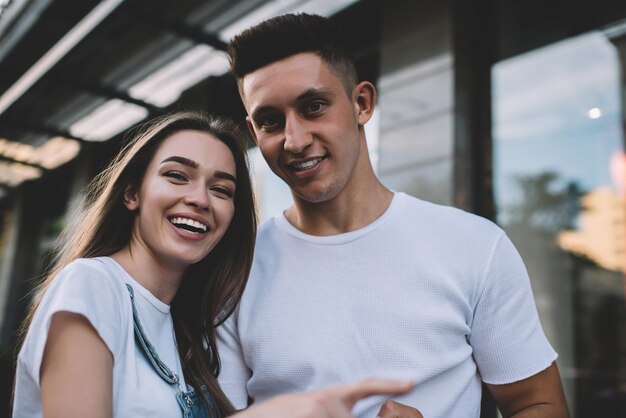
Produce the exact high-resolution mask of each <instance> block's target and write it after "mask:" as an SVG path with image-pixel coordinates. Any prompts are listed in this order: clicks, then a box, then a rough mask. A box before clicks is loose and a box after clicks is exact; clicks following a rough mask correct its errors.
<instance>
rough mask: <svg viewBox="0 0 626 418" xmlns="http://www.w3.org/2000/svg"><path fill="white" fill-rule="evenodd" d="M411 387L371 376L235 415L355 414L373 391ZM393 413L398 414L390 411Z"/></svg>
mask: <svg viewBox="0 0 626 418" xmlns="http://www.w3.org/2000/svg"><path fill="white" fill-rule="evenodd" d="M412 388H413V384H412V383H410V382H398V381H393V380H381V379H368V380H364V381H362V382H358V383H353V384H349V385H340V386H332V387H329V388H326V389H322V390H318V391H315V392H308V393H292V394H287V395H280V396H277V397H275V398H272V399H270V400H268V401H265V402H261V403H259V404H258V405H257V404H255V405H253V406H251V407H250V408H248V409H246V410H245V411H242V412H240V413H238V414H236V415H234V416H233V417H232V418H267V417H272V418H352V416H353V415H352V407H353V406H354V404H355V403H356V402H357V401H358V400H359V399H362V398H366V397H368V396H372V395H400V394H403V393H407V392H408V391H409V390H411V389H412ZM392 416H395V415H389V417H392ZM398 416H402V417H404V416H406V417H411V418H412V417H414V416H415V417H421V415H398Z"/></svg>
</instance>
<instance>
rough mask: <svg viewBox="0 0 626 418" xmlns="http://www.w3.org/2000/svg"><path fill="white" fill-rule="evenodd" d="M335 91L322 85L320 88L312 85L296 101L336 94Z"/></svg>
mask: <svg viewBox="0 0 626 418" xmlns="http://www.w3.org/2000/svg"><path fill="white" fill-rule="evenodd" d="M334 95H335V93H334V92H333V91H332V90H331V89H329V88H326V87H320V88H315V87H311V88H310V89H308V90H306V91H305V92H304V93H302V94H300V95H299V96H298V97H297V98H296V101H298V102H304V101H307V100H310V99H314V98H317V97H319V96H334Z"/></svg>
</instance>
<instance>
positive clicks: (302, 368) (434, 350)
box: [218, 193, 556, 418]
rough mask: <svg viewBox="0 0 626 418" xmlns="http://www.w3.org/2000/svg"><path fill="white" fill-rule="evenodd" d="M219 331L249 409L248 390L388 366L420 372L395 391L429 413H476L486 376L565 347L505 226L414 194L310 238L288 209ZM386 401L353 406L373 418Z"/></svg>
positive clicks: (240, 400) (494, 378)
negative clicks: (407, 388)
mask: <svg viewBox="0 0 626 418" xmlns="http://www.w3.org/2000/svg"><path fill="white" fill-rule="evenodd" d="M218 335H219V346H220V354H221V360H222V372H221V374H220V376H219V381H220V384H221V385H222V388H223V389H224V391H225V393H226V395H228V396H229V397H230V399H231V400H232V401H233V402H234V404H235V407H237V408H242V407H244V406H245V405H246V400H247V397H248V395H249V396H250V397H251V398H252V399H253V400H254V401H255V402H258V401H262V400H265V399H267V398H270V397H272V396H274V395H277V394H280V393H285V392H294V391H308V390H314V389H319V388H322V387H325V386H327V385H331V384H340V383H348V382H352V381H355V380H358V379H362V378H367V377H384V378H400V379H411V380H412V381H414V382H415V383H416V388H415V389H414V390H413V391H412V392H411V393H409V394H407V395H404V396H400V397H397V398H396V400H397V401H399V402H402V403H404V404H408V405H411V406H414V407H416V408H418V409H419V410H420V411H421V412H422V413H423V415H424V416H425V417H429V418H437V417H439V418H444V417H445V418H450V417H454V418H469V417H472V418H474V417H479V415H480V398H481V379H482V380H483V381H485V382H487V383H493V384H502V383H510V382H514V381H517V380H520V379H524V378H526V377H530V376H532V375H534V374H536V373H538V372H539V371H541V370H543V369H545V368H547V367H548V366H550V364H551V363H552V362H553V361H554V360H555V358H556V353H555V352H554V350H553V349H552V347H551V346H550V344H549V343H548V341H547V340H546V338H545V336H544V334H543V331H542V329H541V325H540V323H539V320H538V315H537V312H536V308H535V304H534V300H533V297H532V292H531V288H530V283H529V279H528V276H527V273H526V270H525V268H524V265H523V263H522V260H521V259H520V257H519V255H518V253H517V251H516V250H515V248H514V247H513V245H512V244H511V242H510V240H509V239H508V238H507V237H506V235H505V234H504V232H503V231H502V230H501V229H500V228H498V227H497V226H495V225H494V224H493V223H491V222H489V221H487V220H485V219H483V218H480V217H478V216H474V215H471V214H468V213H466V212H463V211H461V210H458V209H455V208H449V207H442V206H438V205H434V204H431V203H427V202H424V201H421V200H418V199H415V198H413V197H410V196H408V195H405V194H403V193H395V195H394V198H393V201H392V203H391V205H390V206H389V208H388V209H387V211H386V212H385V213H384V214H383V215H382V216H381V217H380V218H379V219H377V220H376V221H375V222H373V223H372V224H370V225H368V226H366V227H364V228H362V229H359V230H357V231H352V232H348V233H345V234H340V235H335V236H326V237H319V236H311V235H307V234H304V233H302V232H300V231H299V230H297V229H296V228H294V227H293V226H292V225H291V224H289V222H288V221H287V220H286V218H285V217H284V216H279V217H277V218H274V219H271V220H269V221H267V222H266V223H264V225H263V226H262V227H261V228H260V231H259V235H258V239H257V245H256V253H255V259H254V266H253V269H252V274H251V277H250V281H249V283H248V285H247V288H246V291H245V293H244V296H243V299H242V301H241V303H240V305H239V307H238V310H237V311H236V312H235V314H234V315H233V316H232V317H231V318H230V319H229V320H228V321H227V322H226V323H225V324H224V325H223V326H222V327H220V329H219V333H218ZM383 400H384V399H383V398H381V397H373V398H369V399H366V400H363V401H361V402H359V403H358V404H357V405H356V407H355V410H354V412H355V414H356V416H357V417H360V418H364V417H371V418H374V417H375V416H376V413H377V412H378V411H379V408H380V406H381V404H382V402H383Z"/></svg>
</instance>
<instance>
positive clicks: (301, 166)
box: [287, 157, 326, 171]
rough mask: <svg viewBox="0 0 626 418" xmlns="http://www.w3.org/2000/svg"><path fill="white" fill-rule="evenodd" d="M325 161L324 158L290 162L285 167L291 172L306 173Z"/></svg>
mask: <svg viewBox="0 0 626 418" xmlns="http://www.w3.org/2000/svg"><path fill="white" fill-rule="evenodd" d="M325 159H326V157H317V158H311V159H308V160H303V161H297V162H291V163H288V164H287V167H289V169H290V170H292V171H306V170H310V169H312V168H314V167H316V166H317V165H318V164H319V163H321V162H322V161H323V160H325Z"/></svg>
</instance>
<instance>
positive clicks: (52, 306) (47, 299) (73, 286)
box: [20, 260, 125, 385]
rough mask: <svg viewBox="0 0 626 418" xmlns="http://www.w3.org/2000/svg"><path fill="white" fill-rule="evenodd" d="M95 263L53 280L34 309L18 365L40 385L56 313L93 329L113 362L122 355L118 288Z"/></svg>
mask: <svg viewBox="0 0 626 418" xmlns="http://www.w3.org/2000/svg"><path fill="white" fill-rule="evenodd" d="M99 267H100V266H99V265H98V261H95V260H78V261H75V262H74V263H72V264H70V265H68V266H67V267H66V268H64V269H63V270H62V271H61V272H60V273H59V274H58V276H57V277H56V278H55V279H54V280H53V282H52V284H51V286H50V287H49V288H48V290H47V291H46V293H45V294H44V297H43V299H42V301H41V303H40V305H39V306H38V308H37V312H36V313H35V316H34V318H33V321H32V323H31V325H30V328H29V330H28V334H27V337H26V340H25V342H24V346H23V347H22V351H21V352H20V363H21V365H22V366H24V367H26V369H27V370H28V373H29V374H30V375H31V376H32V378H33V380H34V381H36V382H37V385H39V373H40V367H41V360H42V358H43V351H44V348H45V346H46V341H47V338H48V331H49V328H50V323H51V320H52V317H53V316H54V315H55V314H56V313H59V312H71V313H75V314H79V315H82V316H84V317H85V318H86V319H87V320H88V321H89V323H90V324H91V326H93V327H94V329H95V330H96V332H97V333H98V335H99V336H100V338H102V340H103V341H104V343H105V344H106V346H107V348H108V349H109V351H111V353H112V354H113V358H114V360H115V357H116V355H117V354H118V353H120V351H121V347H122V344H123V343H122V339H123V338H124V335H122V334H123V333H122V331H121V330H122V329H124V328H123V325H122V323H123V319H122V316H123V312H124V309H125V306H124V305H125V304H124V302H123V300H122V297H121V296H122V292H121V288H120V286H121V284H120V282H119V280H118V279H116V278H115V277H112V276H111V275H110V274H107V272H106V270H104V269H102V268H99Z"/></svg>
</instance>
